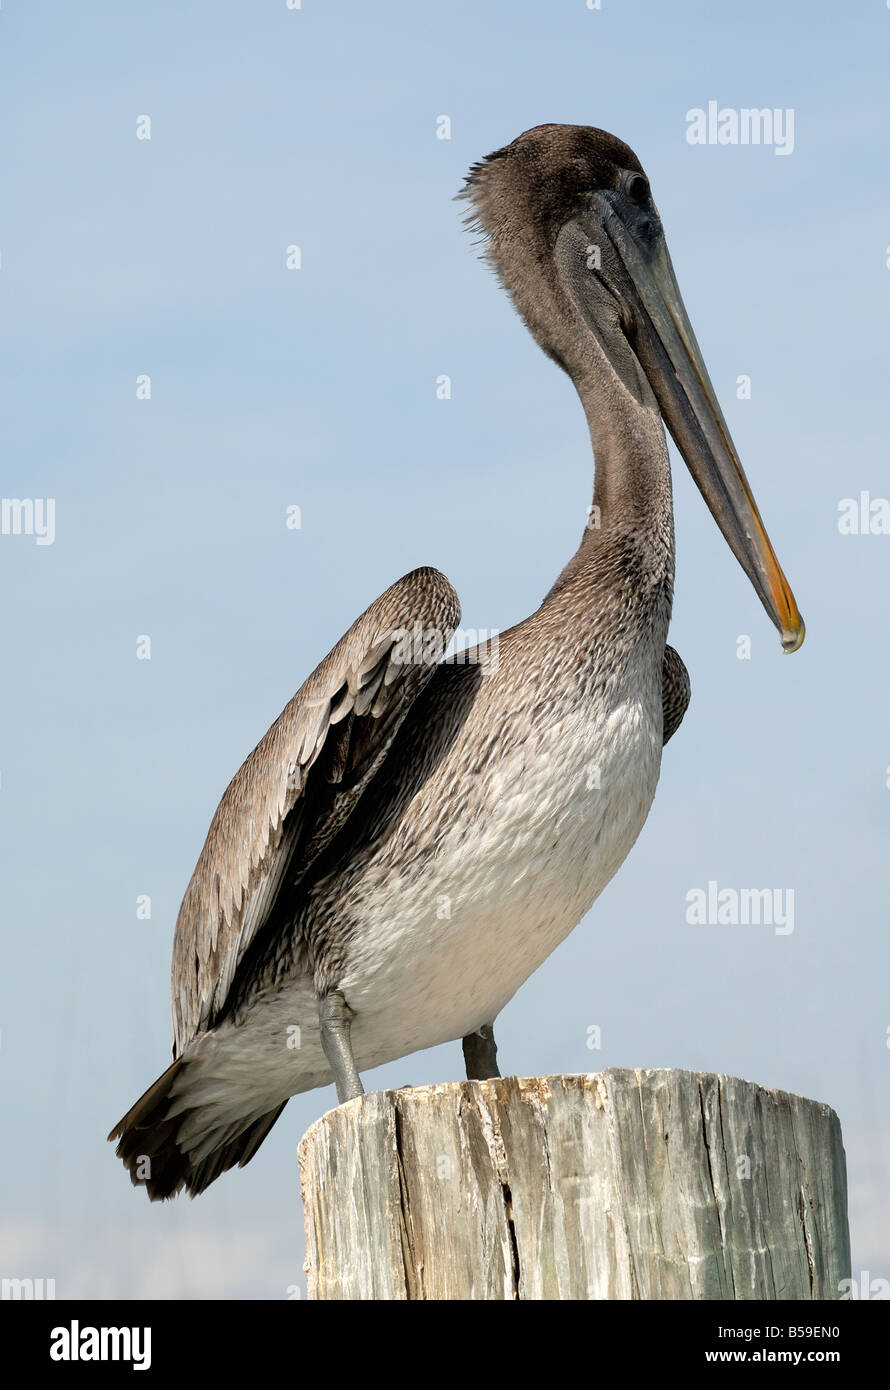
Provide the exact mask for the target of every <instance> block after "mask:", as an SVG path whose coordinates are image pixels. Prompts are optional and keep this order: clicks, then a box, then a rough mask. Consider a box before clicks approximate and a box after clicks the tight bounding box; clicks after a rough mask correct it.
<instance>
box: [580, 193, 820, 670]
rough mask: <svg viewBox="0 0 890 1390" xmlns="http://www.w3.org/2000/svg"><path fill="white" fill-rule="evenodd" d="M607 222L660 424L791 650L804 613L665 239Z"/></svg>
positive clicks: (608, 216)
mask: <svg viewBox="0 0 890 1390" xmlns="http://www.w3.org/2000/svg"><path fill="white" fill-rule="evenodd" d="M605 226H606V231H607V232H608V234H609V237H610V239H611V241H612V243H613V245H614V247H615V250H616V251H617V252H618V255H619V256H620V258H621V260H622V261H623V263H624V267H625V269H626V271H627V273H628V275H629V276H630V278H631V280H632V282H633V285H634V289H635V290H636V293H637V295H638V297H639V304H638V306H637V307H638V316H639V320H640V321H639V323H637V324H636V325H635V331H634V338H633V344H632V345H633V348H634V351H635V353H636V354H637V356H638V357H639V359H640V362H641V364H642V366H643V368H644V370H645V372H646V375H647V376H648V378H649V382H650V384H651V386H652V390H653V391H654V393H655V397H656V399H657V401H658V405H659V408H660V410H661V413H662V415H663V417H664V420H665V423H666V424H667V426H668V429H669V430H670V432H671V434H672V435H673V438H674V442H675V443H676V445H677V448H678V449H679V450H680V453H681V454H682V455H683V458H684V459H685V461H686V465H687V467H688V469H689V471H690V473H691V474H692V476H693V478H694V479H695V482H696V484H697V486H698V488H699V490H700V492H701V494H702V496H703V497H704V499H705V501H706V502H707V504H708V506H709V508H710V509H711V514H712V515H713V517H714V520H715V521H716V522H717V525H718V526H719V527H720V530H721V531H722V532H723V535H724V536H725V538H726V541H727V544H728V545H729V547H730V549H731V550H732V552H733V554H734V555H735V557H736V559H737V560H738V562H739V564H740V565H741V566H742V569H743V570H744V571H745V573H746V574H747V576H748V578H749V579H750V580H751V583H752V584H753V585H754V588H755V589H756V590H757V593H758V594H759V595H760V600H761V602H762V603H763V606H764V608H765V609H766V611H767V613H768V614H769V616H770V618H771V619H772V621H773V622H774V624H775V625H776V627H777V628H778V629H779V632H780V633H781V634H782V646H783V647H784V649H785V651H786V652H796V651H797V649H798V647H799V646H800V645H801V643H802V642H803V639H804V631H805V629H804V623H803V618H802V617H801V616H800V613H799V612H798V608H797V604H796V603H795V601H794V595H793V594H792V592H791V588H790V586H789V584H788V580H787V579H786V578H785V576H784V574H783V573H782V568H781V566H780V564H779V562H778V560H777V559H776V553H775V551H774V550H773V547H772V545H771V544H770V539H769V536H768V535H767V534H766V528H765V526H764V524H763V521H762V519H761V516H760V512H759V511H758V509H757V503H756V502H755V501H754V495H753V493H752V492H751V488H750V487H749V485H748V480H747V478H746V477H745V472H744V469H743V468H742V465H741V462H740V460H739V456H738V454H737V453H736V449H735V445H734V444H733V442H732V439H731V437H730V433H729V429H728V428H727V424H726V421H725V420H724V418H723V412H722V411H721V409H720V406H719V404H718V402H717V396H716V394H715V392H714V387H713V386H712V385H711V378H710V377H709V376H708V369H707V367H706V366H705V364H704V360H703V358H702V355H701V350H700V348H699V346H698V343H697V342H696V340H695V334H694V333H693V331H692V325H691V324H690V322H689V317H688V315H687V313H686V309H685V307H684V304H683V300H682V298H681V296H680V290H679V288H678V286H677V278H676V276H675V275H674V267H673V266H672V265H671V258H670V256H669V254H668V249H667V246H666V244H665V241H664V237H663V236H659V238H658V240H657V242H656V243H655V244H654V245H653V246H652V248H651V249H649V248H645V249H644V248H643V247H641V246H640V245H638V243H637V241H636V239H635V238H634V237H633V236H632V235H631V234H630V232H629V231H628V229H627V228H626V227H625V225H624V223H623V222H622V220H621V218H620V217H619V216H618V215H617V213H616V212H615V210H614V209H613V208H612V207H608V208H607V209H606V211H605ZM640 310H642V312H639V311H640Z"/></svg>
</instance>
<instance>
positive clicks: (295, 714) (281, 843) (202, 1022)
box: [172, 569, 460, 1057]
mask: <svg viewBox="0 0 890 1390" xmlns="http://www.w3.org/2000/svg"><path fill="white" fill-rule="evenodd" d="M459 621H460V605H459V603H458V599H457V595H456V593H455V592H454V589H453V588H452V587H451V585H450V584H449V582H448V580H447V579H446V578H445V576H444V575H442V574H440V573H439V572H438V570H434V569H417V570H413V571H412V572H411V573H410V574H407V575H405V576H404V578H402V579H400V580H398V581H397V583H395V584H393V585H392V587H391V588H389V589H387V590H386V592H385V593H383V594H381V595H380V597H379V598H378V599H376V600H375V602H374V603H372V604H371V606H370V608H367V609H366V610H365V612H364V613H363V614H362V615H361V617H360V618H359V619H357V621H356V622H354V623H353V625H352V627H351V628H350V629H349V631H348V632H347V633H346V634H345V635H344V636H343V637H341V639H340V641H339V642H338V643H337V645H336V646H335V647H334V648H333V650H332V651H331V652H329V654H328V655H327V656H326V657H325V659H324V661H322V663H321V665H320V666H318V667H317V669H316V670H315V671H313V673H312V675H311V676H310V677H309V679H308V680H307V681H305V682H304V684H303V685H302V686H301V687H300V689H299V690H298V691H297V693H296V695H295V696H294V697H293V699H292V700H291V701H290V703H289V704H287V705H286V706H285V708H284V709H283V711H282V712H281V714H280V715H279V717H278V718H277V719H276V721H275V723H274V724H273V725H272V727H271V729H269V731H268V733H266V734H265V735H264V737H263V738H262V739H260V741H259V743H258V744H257V746H256V748H254V750H253V752H252V753H251V754H250V756H249V757H248V758H247V759H246V760H245V762H244V763H242V765H241V767H240V768H239V769H238V771H237V772H236V773H235V776H234V777H233V778H232V781H231V782H230V783H229V785H228V787H227V788H226V791H225V793H224V794H223V798H222V800H221V801H220V803H219V806H218V807H217V810H216V814H215V815H214V817H213V820H212V822H211V825H210V830H209V831H208V833H207V839H206V841H205V843H204V848H203V849H202V851H201V855H200V857H199V859H198V863H197V865H196V867H195V872H194V874H193V875H192V878H191V882H190V883H189V886H188V888H187V889H186V893H185V897H184V898H183V901H182V906H181V908H180V910H179V917H178V919H177V922H176V936H175V941H174V946H173V980H172V996H173V1055H174V1057H176V1056H178V1055H179V1054H180V1053H181V1052H182V1050H183V1048H184V1047H185V1045H186V1044H187V1043H188V1042H189V1041H190V1040H191V1039H192V1038H193V1037H194V1036H195V1035H196V1034H197V1033H201V1032H203V1031H204V1030H205V1029H206V1028H208V1027H210V1026H211V1025H212V1023H213V1021H214V1019H215V1018H216V1017H217V1016H218V1014H219V1012H220V1010H221V1008H222V1006H223V1004H224V1003H225V999H226V996H227V994H228V992H229V989H230V987H231V984H232V980H233V979H234V976H235V972H236V970H237V968H238V964H239V962H240V961H241V959H242V957H243V955H244V952H245V951H246V949H247V947H248V946H249V945H250V942H251V941H252V940H253V938H254V937H255V935H256V933H257V931H258V930H259V929H260V927H261V926H262V925H263V923H264V922H265V921H266V920H267V918H268V916H269V913H270V911H271V909H272V907H273V905H274V903H275V900H276V897H277V895H278V892H279V890H280V888H281V886H282V884H283V882H284V880H285V876H287V877H288V879H289V881H290V883H291V884H295V883H298V882H299V880H300V878H302V877H303V875H304V874H305V873H306V870H307V869H308V867H309V865H310V864H311V863H312V862H313V861H314V860H315V858H317V856H318V855H319V854H320V853H321V852H322V850H323V849H324V848H325V846H326V845H327V844H329V843H330V841H331V839H332V838H333V836H334V835H335V834H336V833H337V831H338V830H339V829H340V827H341V826H342V825H343V823H344V821H345V820H346V819H347V817H348V816H349V814H350V812H351V811H352V809H353V807H354V805H355V803H356V802H357V801H358V798H359V797H360V796H361V794H362V792H363V790H364V789H365V787H366V786H367V784H368V782H369V781H370V780H371V778H372V777H373V776H374V774H375V773H376V771H377V770H378V768H379V767H380V764H381V762H382V761H383V759H384V758H385V756H386V753H387V750H388V749H389V747H390V745H391V743H392V741H393V738H394V737H395V734H396V732H397V730H398V728H399V726H400V724H401V723H402V721H403V720H404V718H405V715H406V714H407V712H408V710H409V708H410V707H411V705H412V703H413V702H414V701H415V700H416V698H417V696H418V695H419V693H420V691H421V690H422V689H423V687H424V685H425V684H426V682H427V681H428V680H429V678H430V676H431V675H432V673H433V671H434V670H435V667H436V665H437V664H438V662H439V661H440V660H441V657H442V654H443V651H444V648H445V646H446V645H447V644H448V642H449V641H450V639H451V636H452V634H453V632H454V629H455V627H456V626H457V624H458V622H459Z"/></svg>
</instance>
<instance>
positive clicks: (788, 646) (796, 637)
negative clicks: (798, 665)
mask: <svg viewBox="0 0 890 1390" xmlns="http://www.w3.org/2000/svg"><path fill="white" fill-rule="evenodd" d="M798 624H799V626H798V627H797V628H796V629H794V630H792V631H791V632H783V633H782V650H783V651H784V652H786V654H789V655H790V653H791V652H796V651H798V650H799V649H800V648H801V647H802V646H803V639H804V638H805V637H806V635H807V629H806V626H805V624H804V620H803V618H798Z"/></svg>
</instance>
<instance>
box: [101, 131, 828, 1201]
mask: <svg viewBox="0 0 890 1390" xmlns="http://www.w3.org/2000/svg"><path fill="white" fill-rule="evenodd" d="M464 196H465V197H466V198H467V199H468V200H469V203H470V205H471V208H472V213H471V218H470V220H471V221H474V222H475V224H476V225H477V226H478V227H479V228H480V229H481V231H482V232H483V233H484V235H485V238H486V244H487V255H488V257H489V258H490V260H491V263H492V264H493V266H494V267H495V269H496V271H497V273H498V275H499V277H500V280H501V282H502V284H503V285H504V288H505V289H506V290H507V292H508V293H509V294H510V296H511V297H512V300H513V303H514V304H515V306H516V308H517V310H518V311H519V313H520V315H521V316H522V318H523V319H524V320H525V323H526V324H527V326H528V328H529V329H530V331H531V332H532V334H533V335H534V337H535V339H536V340H537V342H538V343H539V344H540V346H541V347H542V348H543V349H544V351H545V352H546V353H547V354H548V356H550V357H552V358H553V359H554V361H556V362H557V363H558V364H559V365H560V366H561V367H562V368H564V370H565V371H566V372H567V373H568V374H569V376H570V377H571V379H572V381H573V382H574V384H575V387H576V388H577V391H578V394H579V396H580V398H581V402H582V404H583V406H584V411H585V414H586V416H587V421H588V424H589V427H590V434H591V438H592V442H593V448H594V454H595V461H596V469H595V485H594V494H593V507H594V510H593V511H592V513H591V515H592V517H593V518H594V524H592V525H590V524H588V525H587V526H586V527H585V530H584V534H583V537H582V540H581V544H580V546H579V548H578V550H577V552H576V553H575V555H574V556H573V557H572V559H571V560H570V561H569V562H568V564H567V565H566V567H565V569H564V570H563V571H562V573H561V574H560V575H559V577H558V579H557V580H556V583H555V584H554V585H553V587H552V589H551V590H550V592H549V593H548V594H547V597H546V598H545V599H544V602H543V603H542V604H541V607H540V608H539V609H538V610H537V612H535V613H533V614H532V615H531V617H529V618H526V619H525V621H524V622H521V623H519V624H518V625H517V626H516V627H514V628H512V629H511V630H510V631H509V632H506V633H504V634H503V635H502V636H501V637H500V640H499V642H498V644H497V648H496V649H495V647H494V644H489V645H488V646H483V647H480V648H477V649H475V650H474V651H471V652H470V653H469V655H468V656H465V658H464V660H462V661H455V660H449V661H444V662H443V661H442V660H441V657H442V653H443V648H444V644H445V643H447V642H448V641H449V640H450V636H451V634H452V632H453V630H454V628H455V627H456V625H457V623H458V621H459V607H458V601H457V596H456V594H455V592H454V590H453V589H452V587H451V585H450V584H449V582H448V580H447V579H445V578H444V576H443V575H441V574H439V573H438V572H437V571H436V570H434V569H419V570H415V571H414V572H413V573H411V574H408V575H406V576H405V577H404V578H403V579H400V580H398V582H397V583H395V584H393V586H392V588H390V589H387V591H386V593H384V594H382V595H381V596H380V598H378V599H377V600H376V601H375V602H374V603H372V604H371V606H370V608H368V609H367V610H366V611H365V612H364V613H363V614H362V616H361V617H360V618H359V619H358V620H357V621H356V622H355V623H354V624H353V626H352V627H351V628H350V629H349V631H348V632H347V633H346V634H345V636H344V637H342V638H341V640H340V641H339V642H338V643H337V645H336V646H335V647H334V648H333V650H332V651H331V652H330V654H329V655H328V656H326V657H325V659H324V661H323V662H322V663H321V665H320V666H319V667H318V669H317V670H316V671H314V672H313V674H312V675H311V676H310V677H309V679H308V680H307V681H306V682H305V684H304V685H303V686H301V688H300V689H299V691H298V692H297V694H296V695H295V696H294V698H293V699H292V700H291V702H290V704H288V705H287V706H286V708H285V709H284V711H283V712H282V714H281V715H280V717H279V718H278V719H277V720H276V721H275V723H274V724H273V725H272V727H271V729H269V731H268V733H267V734H265V736H264V737H263V738H262V739H261V740H260V742H259V743H258V744H257V746H256V748H255V749H254V750H253V752H252V753H251V754H250V756H249V757H248V758H247V760H246V761H245V762H244V763H243V765H242V766H241V768H240V769H239V770H238V772H237V773H236V774H235V776H234V778H233V779H232V781H231V783H230V784H229V786H228V788H227V790H226V792H225V794H224V796H223V798H222V801H221V802H220V804H219V808H218V810H217V812H216V814H215V816H214V817H213V821H212V823H211V826H210V831H209V833H208V835H207V840H206V842H205V845H204V848H203V850H202V851H201V855H200V858H199V859H198V863H197V867H196V869H195V872H194V875H193V877H192V880H191V882H190V883H189V886H188V888H187V890H186V894H185V898H184V900H183V903H182V907H181V909H180V912H179V918H178V921H177V924H176V939H175V945H174V949H173V984H172V993H173V1057H174V1060H173V1063H172V1065H171V1066H170V1067H168V1069H167V1070H166V1071H165V1072H164V1073H163V1075H162V1076H161V1077H160V1078H159V1079H158V1080H157V1081H156V1082H155V1083H154V1085H153V1086H151V1087H150V1088H149V1090H148V1091H146V1093H145V1095H144V1096H143V1097H142V1098H141V1100H139V1101H137V1102H136V1104H135V1105H134V1106H133V1108H132V1110H130V1111H129V1113H128V1114H127V1115H125V1116H124V1118H123V1119H122V1120H121V1121H120V1123H119V1124H118V1125H117V1126H116V1128H115V1129H114V1131H113V1132H112V1134H111V1135H110V1136H109V1137H110V1138H111V1139H117V1140H118V1141H119V1142H118V1146H117V1153H118V1154H119V1156H120V1157H121V1158H122V1159H123V1161H124V1163H125V1165H126V1166H127V1168H128V1169H129V1171H130V1174H131V1177H132V1179H133V1181H134V1183H144V1185H145V1187H146V1188H147V1190H148V1194H149V1196H150V1197H151V1198H160V1197H169V1196H171V1195H172V1194H174V1193H175V1192H178V1191H179V1190H180V1189H181V1188H183V1187H184V1188H186V1189H187V1190H188V1191H189V1192H190V1193H192V1195H194V1194H196V1193H198V1192H202V1191H203V1190H204V1189H205V1188H206V1187H207V1186H208V1184H209V1183H211V1182H213V1180H214V1179H215V1178H216V1177H217V1176H218V1175H219V1174H220V1173H222V1172H223V1171H224V1170H226V1169H227V1168H230V1167H232V1166H233V1165H234V1164H236V1163H239V1164H244V1163H247V1162H248V1160H249V1159H250V1158H252V1157H253V1155H254V1154H255V1153H256V1150H257V1148H258V1147H259V1145H260V1144H261V1143H262V1141H263V1139H264V1138H265V1136H266V1135H267V1134H268V1132H269V1130H270V1129H271V1127H272V1125H273V1124H274V1123H275V1121H276V1119H277V1118H278V1116H279V1115H280V1113H281V1111H282V1109H283V1107H284V1105H285V1104H286V1102H287V1100H288V1098H289V1097H290V1096H292V1095H295V1094H296V1093H297V1092H300V1091H307V1090H310V1089H311V1088H313V1087H315V1086H323V1085H325V1084H327V1083H329V1082H330V1080H331V1078H332V1077H333V1079H334V1081H335V1082H336V1086H337V1095H338V1098H339V1100H340V1101H344V1100H347V1099H349V1098H351V1097H354V1096H357V1095H359V1094H360V1093H361V1091H362V1085H361V1081H360V1079H359V1072H360V1070H363V1069H365V1068H368V1067H374V1066H377V1065H379V1064H380V1063H382V1062H387V1061H391V1060H393V1059H395V1058H398V1057H402V1056H404V1055H405V1054H407V1053H410V1052H414V1051H416V1050H417V1049H420V1048H426V1047H431V1046H433V1045H434V1044H436V1043H442V1042H447V1041H449V1040H452V1039H457V1038H462V1039H463V1046H464V1055H465V1061H466V1069H467V1075H468V1076H470V1077H487V1076H493V1075H497V1074H498V1071H497V1064H496V1049H495V1043H494V1033H493V1026H492V1025H493V1022H494V1020H495V1018H496V1017H497V1015H498V1013H499V1012H500V1010H501V1009H502V1008H503V1007H504V1005H505V1004H506V1003H507V1001H508V1000H509V999H510V998H511V997H512V996H513V994H515V992H516V990H517V989H518V988H519V986H520V985H521V984H522V983H523V981H524V980H526V979H528V977H529V975H531V974H532V972H533V971H534V970H536V969H537V967H538V966H539V965H540V964H541V963H542V961H543V960H545V958H546V957H547V956H548V955H549V954H550V952H551V951H553V950H554V948H555V947H556V946H557V945H559V943H560V942H561V941H562V940H563V939H564V938H565V937H566V936H567V935H568V933H569V932H570V931H571V930H572V928H573V927H574V926H575V925H576V924H577V923H578V922H579V920H580V919H581V917H583V915H584V914H585V912H587V910H588V908H589V907H590V906H591V904H592V903H593V901H594V899H595V898H596V897H597V895H598V894H599V893H600V892H601V890H602V889H603V887H604V886H605V885H606V884H607V883H608V882H609V880H610V878H611V877H612V875H613V874H614V873H615V871H616V870H617V869H618V867H619V865H620V864H621V863H622V861H623V860H624V858H625V856H626V855H627V853H628V851H629V850H630V848H631V846H632V845H633V843H634V841H635V840H636V838H637V835H638V834H639V832H640V829H641V828H642V825H643V822H644V821H645V819H646V816H647V814H648V811H649V807H650V804H651V802H652V798H653V796H654V794H655V785H656V782H657V781H658V773H659V766H660V762H661V749H662V745H663V744H664V743H666V742H667V740H668V739H669V738H670V737H671V735H672V734H673V733H674V731H675V730H676V728H677V727H678V725H679V723H680V721H681V720H682V718H683V715H684V713H685V710H686V706H687V703H688V700H689V681H688V676H687V673H686V668H685V667H684V665H683V663H682V661H681V660H680V658H679V657H678V655H677V653H676V652H675V651H673V649H672V648H671V647H668V646H666V645H665V639H666V636H667V630H668V621H669V618H670V612H671V598H672V588H673V577H674V529H673V509H672V501H671V476H670V468H669V463H668V452H667V445H666V440H665V432H664V427H663V424H662V421H664V423H665V424H667V427H668V429H669V430H670V432H671V434H672V435H673V437H674V440H675V441H676V444H677V446H678V448H679V450H680V453H681V454H682V456H683V458H684V460H685V462H686V464H687V465H688V467H689V469H690V471H691V473H692V475H693V477H694V478H695V481H696V483H697V484H698V486H699V488H700V489H701V491H702V493H703V494H704V497H705V500H706V501H707V504H708V506H709V507H710V509H711V512H712V513H713V515H714V517H715V519H716V521H717V523H718V525H719V526H720V529H721V530H722V532H723V534H724V536H725V537H726V540H727V542H728V543H729V545H730V547H731V549H732V550H733V552H734V554H735V555H736V557H737V559H738V560H739V562H740V563H741V565H742V567H743V569H744V570H745V572H746V574H747V575H748V577H749V578H750V580H751V582H752V584H753V585H754V588H755V589H756V591H757V593H758V594H759V596H760V599H761V601H762V603H763V605H764V607H765V608H766V611H767V613H768V614H769V616H770V617H771V619H772V620H773V622H774V623H775V625H776V627H777V628H778V629H779V631H780V632H781V635H782V645H783V646H784V648H785V650H786V651H794V650H796V648H797V647H799V646H800V643H801V642H802V641H803V633H804V628H803V622H802V620H801V617H800V614H799V613H798V610H797V605H796V604H795V601H794V598H793V596H792V594H791V590H790V588H789V586H788V583H787V581H786V580H785V577H784V575H783V573H782V571H781V569H780V567H779V563H778V561H777V559H776V556H775V554H774V552H773V548H772V546H771V544H770V542H769V539H768V538H767V535H766V531H765V530H764V526H763V522H762V521H761V519H760V515H759V513H758V510H757V506H756V504H755V502H754V498H753V496H752V494H751V490H750V488H749V486H748V483H747V481H746V479H745V475H744V473H743V471H742V466H741V463H740V462H739V459H738V456H737V454H736V451H735V448H734V446H733V443H732V440H731V439H730V435H729V430H728V429H727V426H726V422H725V421H724V419H723V415H722V414H721V411H720V407H719V405H718V404H717V399H716V396H715V394H714V389H713V387H712V385H711V382H710V379H709V377H708V373H707V370H706V368H705V365H704V362H703V360H702V356H701V352H700V351H699V348H698V344H697V343H696V340H695V336H694V334H693V332H692V328H691V326H690V324H689V320H688V318H687V315H686V311H685V309H684V307H683V302H682V300H681V298H680V292H679V290H678V288H677V283H676V280H675V278H674V272H673V268H672V266H671V261H670V257H669V255H668V251H667V246H666V244H665V239H664V233H663V231H662V226H661V220H660V218H659V215H658V212H657V210H656V207H655V204H654V202H653V201H652V195H651V192H650V189H649V181H648V179H647V178H646V175H645V174H644V172H643V170H642V167H641V165H640V163H639V161H638V159H637V158H636V155H634V153H633V152H632V151H631V150H630V149H629V148H628V147H627V145H625V144H623V143H622V141H620V140H618V139H616V138H615V137H614V136H612V135H607V134H606V133H605V132H604V131H601V130H594V129H592V128H589V127H579V126H562V125H545V126H539V127H537V128H536V129H534V130H529V131H526V133H525V134H524V135H520V136H519V138H518V139H516V140H514V141H513V143H512V144H511V145H508V146H506V148H504V149H501V150H497V151H496V152H495V153H494V154H492V155H489V156H488V158H487V159H485V160H483V161H481V163H479V164H477V165H475V166H474V168H473V169H472V170H471V171H470V175H469V177H468V180H467V184H466V188H465V190H464Z"/></svg>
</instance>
